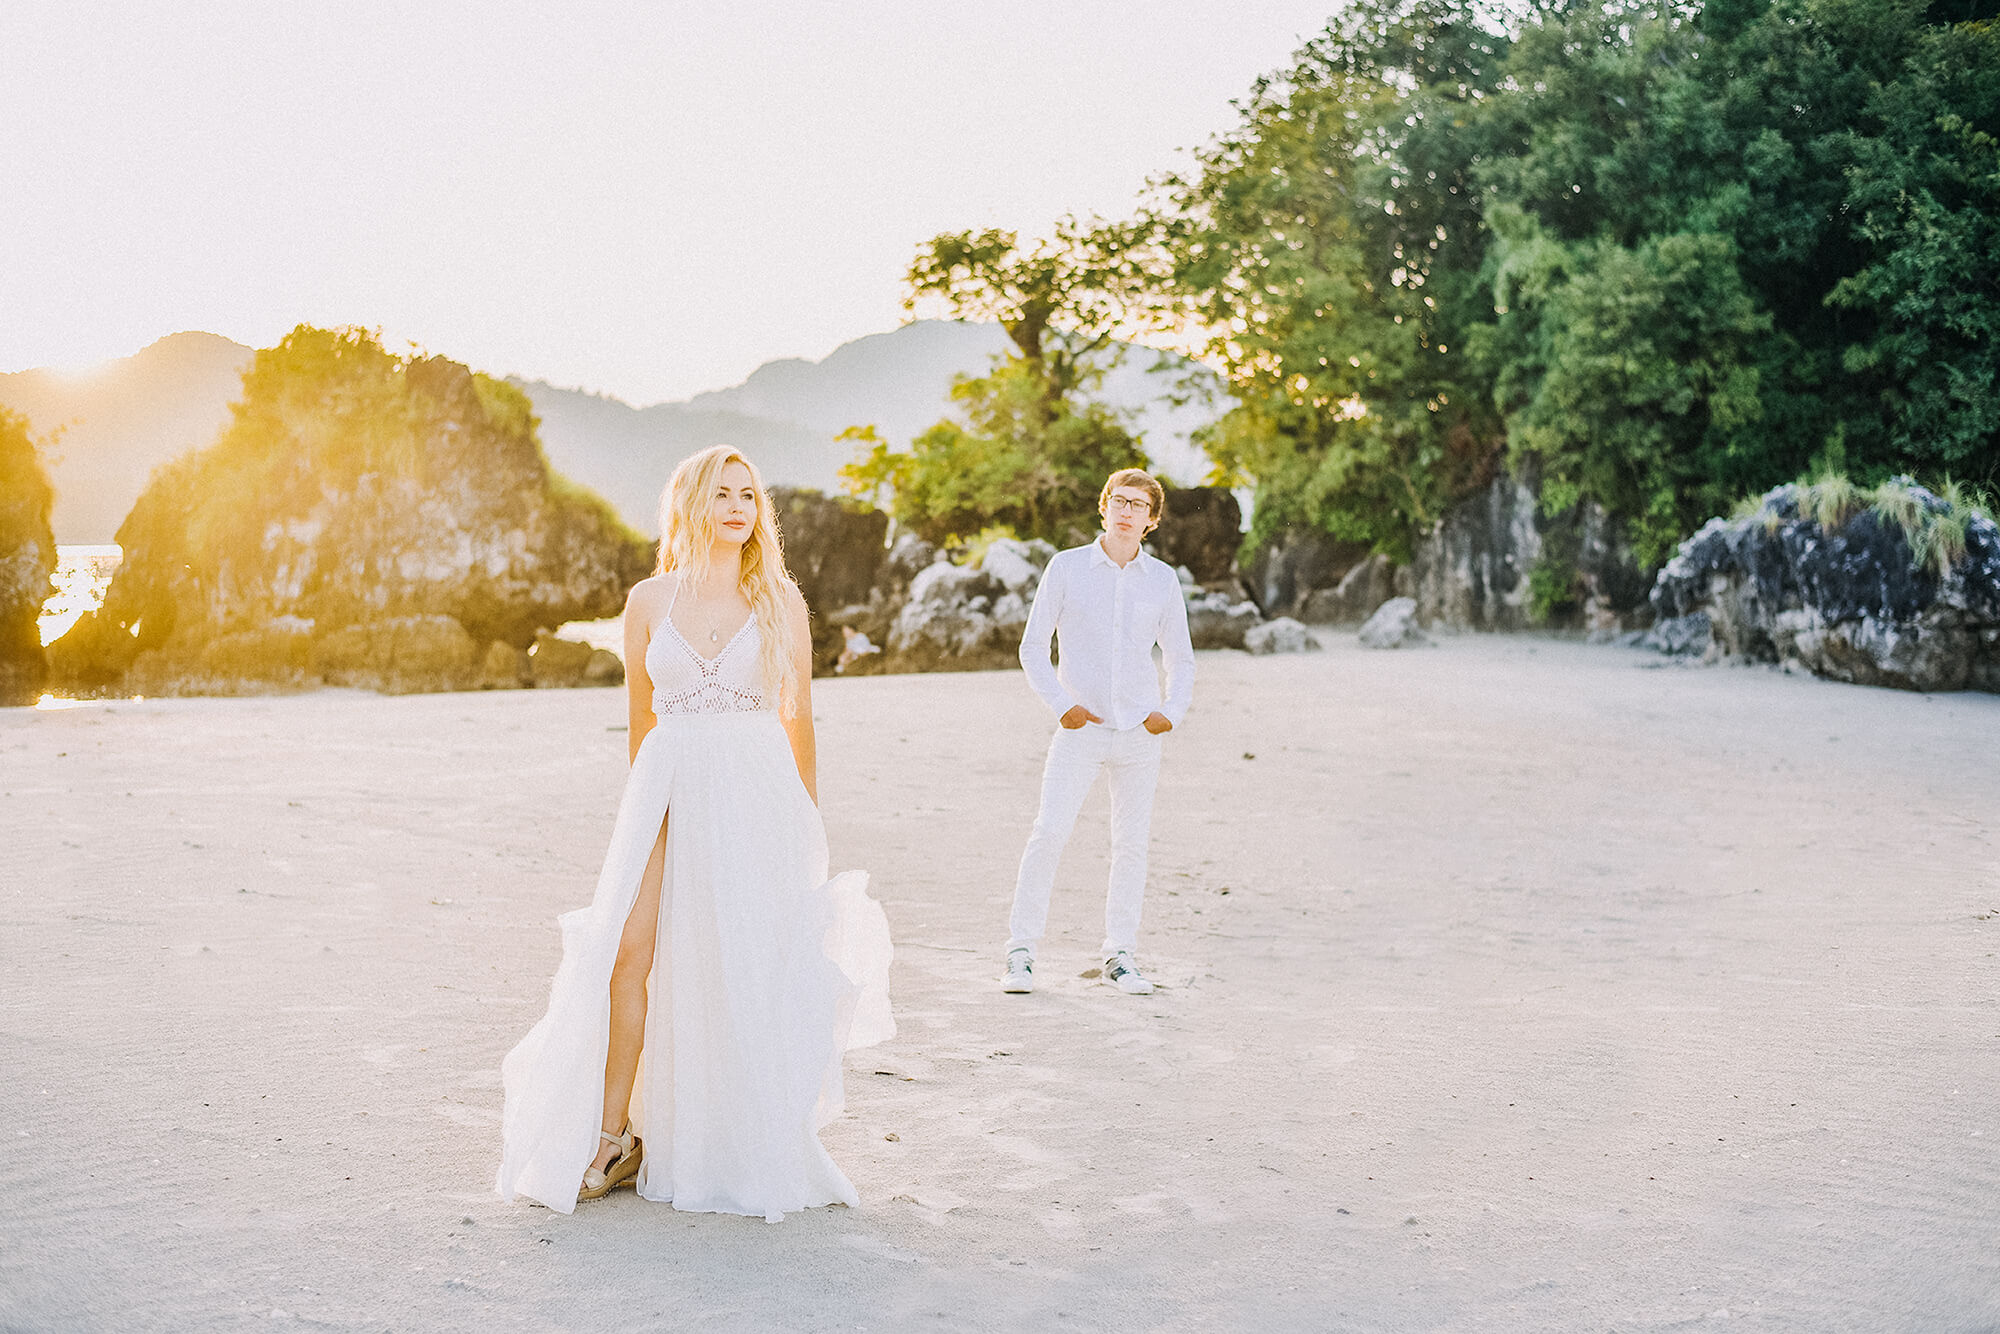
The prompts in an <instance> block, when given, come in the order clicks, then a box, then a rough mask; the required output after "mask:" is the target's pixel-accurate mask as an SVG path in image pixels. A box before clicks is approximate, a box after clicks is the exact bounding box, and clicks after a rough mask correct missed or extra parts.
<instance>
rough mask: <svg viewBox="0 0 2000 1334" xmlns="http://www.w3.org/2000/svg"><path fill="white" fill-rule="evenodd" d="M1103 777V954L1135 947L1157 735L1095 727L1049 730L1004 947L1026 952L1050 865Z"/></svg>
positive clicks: (1049, 884)
mask: <svg viewBox="0 0 2000 1334" xmlns="http://www.w3.org/2000/svg"><path fill="white" fill-rule="evenodd" d="M1100 771H1102V772H1106V773H1109V774H1110V776H1111V885H1110V888H1109V890H1108V891H1107V892H1106V894H1105V896H1104V953H1105V955H1106V956H1107V957H1108V956H1110V955H1111V954H1113V953H1115V952H1117V951H1119V950H1130V949H1136V948H1137V947H1138V942H1139V912H1140V909H1141V908H1142V907H1143V906H1144V905H1145V901H1146V841H1147V838H1148V836H1149V834H1150V832H1151V829H1152V823H1153V789H1154V788H1155V787H1156V786H1157V785H1158V784H1159V780H1160V738H1159V737H1156V736H1154V735H1153V734H1152V733H1151V732H1148V731H1147V730H1146V729H1145V728H1144V727H1132V728H1127V729H1126V730H1125V731H1122V732H1115V731H1113V730H1112V729H1110V728H1109V727H1105V726H1102V725H1101V724H1098V723H1087V724H1085V725H1084V726H1082V727H1079V728H1076V729H1074V730H1072V729H1069V728H1065V727H1057V728H1056V734H1055V736H1054V737H1053V738H1052V739H1051V740H1050V741H1049V758H1048V762H1047V763H1046V764H1045V765H1044V766H1043V767H1042V806H1041V809H1040V810H1039V811H1038V812H1036V814H1035V828H1034V832H1033V833H1031V834H1029V835H1028V847H1027V851H1025V852H1023V853H1022V854H1021V871H1020V874H1019V875H1018V876H1017V877H1016V878H1015V880H1014V911H1013V915H1012V916H1011V918H1010V919H1009V921H1008V933H1009V936H1010V939H1009V940H1008V942H1007V948H1008V949H1010V950H1011V949H1017V948H1020V947H1022V946H1026V947H1027V948H1028V949H1033V948H1034V947H1035V945H1036V943H1037V942H1039V941H1040V940H1041V938H1042V932H1043V930H1044V929H1045V928H1046V927H1047V926H1048V921H1049V894H1050V892H1051V891H1052V890H1053V889H1054V888H1055V880H1056V864H1057V863H1058V862H1060V861H1061V860H1062V853H1063V846H1064V845H1065V844H1067V843H1068V842H1069V835H1070V831H1071V830H1072V829H1074V828H1075V827H1076V816H1077V812H1078V811H1081V810H1082V809H1083V799H1084V798H1085V797H1087V796H1088V795H1090V789H1091V785H1092V784H1094V783H1095V782H1096V781H1097V775H1098V773H1099V772H1100Z"/></svg>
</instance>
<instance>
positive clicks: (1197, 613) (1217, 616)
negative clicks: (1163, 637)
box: [1187, 592, 1264, 649]
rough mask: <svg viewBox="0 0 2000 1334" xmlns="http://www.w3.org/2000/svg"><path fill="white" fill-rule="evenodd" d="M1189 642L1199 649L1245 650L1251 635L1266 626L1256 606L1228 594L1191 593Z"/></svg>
mask: <svg viewBox="0 0 2000 1334" xmlns="http://www.w3.org/2000/svg"><path fill="white" fill-rule="evenodd" d="M1187 617H1188V639H1189V641H1190V642H1192V643H1193V644H1194V646H1195V647H1196V648H1198V649H1199V648H1243V647H1245V646H1246V640H1247V639H1248V637H1249V634H1250V631H1252V630H1253V629H1255V628H1256V627H1257V626H1259V625H1262V624H1263V623H1264V617H1263V614H1262V613H1261V612H1259V611H1258V610H1257V604H1256V603H1254V602H1252V601H1250V600H1249V599H1248V598H1233V597H1230V596H1229V595H1228V594H1227V593H1222V592H1215V593H1200V592H1189V593H1188V599H1187Z"/></svg>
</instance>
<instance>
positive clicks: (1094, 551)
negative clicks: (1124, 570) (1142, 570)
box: [1090, 537, 1146, 570]
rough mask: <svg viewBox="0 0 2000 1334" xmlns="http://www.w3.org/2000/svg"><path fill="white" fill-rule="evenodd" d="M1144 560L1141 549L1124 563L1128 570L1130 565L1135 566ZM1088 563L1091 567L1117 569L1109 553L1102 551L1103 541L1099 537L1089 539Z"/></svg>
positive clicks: (1115, 562)
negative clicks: (1104, 566)
mask: <svg viewBox="0 0 2000 1334" xmlns="http://www.w3.org/2000/svg"><path fill="white" fill-rule="evenodd" d="M1144 559H1146V553H1145V551H1144V549H1143V548H1142V549H1141V550H1140V551H1139V552H1138V554H1136V555H1135V556H1133V557H1132V559H1131V560H1130V561H1128V562H1126V565H1127V567H1128V568H1129V567H1130V566H1132V565H1137V564H1138V563H1139V562H1140V561H1142V560H1144ZM1090 561H1091V564H1093V565H1109V566H1110V567H1111V568H1112V569H1114V570H1116V569H1118V568H1119V565H1118V562H1117V561H1115V560H1113V559H1111V553H1110V552H1108V551H1106V550H1105V549H1104V539H1103V538H1101V537H1093V538H1091V539H1090Z"/></svg>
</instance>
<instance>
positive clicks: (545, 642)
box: [528, 634, 598, 690]
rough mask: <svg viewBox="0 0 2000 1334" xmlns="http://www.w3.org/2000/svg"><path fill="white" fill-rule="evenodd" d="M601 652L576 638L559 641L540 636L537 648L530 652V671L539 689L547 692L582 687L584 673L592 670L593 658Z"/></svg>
mask: <svg viewBox="0 0 2000 1334" xmlns="http://www.w3.org/2000/svg"><path fill="white" fill-rule="evenodd" d="M597 651H598V650H596V649H593V648H591V646H590V645H588V644H579V643H577V642H576V641H575V640H573V639H557V638H556V637H555V636H554V635H551V634H539V635H536V636H535V646H534V647H533V648H532V649H529V650H528V663H529V667H528V670H529V674H530V675H531V676H532V677H533V678H534V682H535V688H536V689H538V690H546V689H549V688H551V687H562V686H580V685H582V684H583V683H584V674H585V673H586V672H588V671H589V670H590V655H591V654H592V653H595V652H597Z"/></svg>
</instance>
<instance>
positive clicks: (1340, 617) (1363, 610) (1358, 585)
mask: <svg viewBox="0 0 2000 1334" xmlns="http://www.w3.org/2000/svg"><path fill="white" fill-rule="evenodd" d="M1395 596H1396V563H1395V562H1394V561H1392V560H1390V559H1389V558H1388V557H1387V556H1384V555H1381V554H1379V553H1377V554H1376V555H1373V556H1370V557H1369V558H1368V559H1366V560H1364V561H1362V562H1361V563H1360V564H1359V565H1357V566H1355V567H1354V568H1353V569H1351V570H1349V571H1348V572H1347V573H1346V574H1345V575H1344V576H1343V577H1342V578H1341V581H1340V582H1339V583H1338V584H1336V585H1334V586H1333V587H1332V588H1322V589H1319V590H1317V591H1316V592H1314V593H1312V594H1311V595H1309V596H1308V597H1307V598H1306V600H1305V605H1304V607H1303V609H1302V610H1301V611H1300V612H1299V619H1300V620H1302V621H1304V622H1305V623H1306V624H1307V625H1359V624H1361V623H1362V622H1363V621H1365V620H1367V619H1368V618H1369V617H1370V616H1373V615H1374V614H1375V609H1376V608H1377V607H1379V606H1381V605H1382V604H1383V603H1385V602H1387V601H1388V600H1389V599H1390V598H1392V597H1395Z"/></svg>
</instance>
